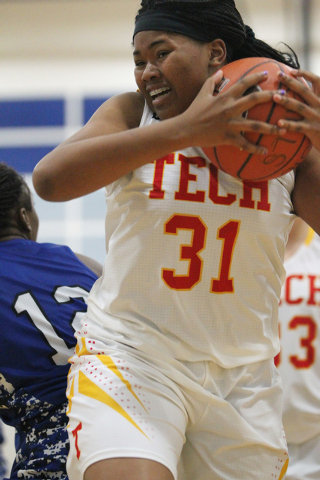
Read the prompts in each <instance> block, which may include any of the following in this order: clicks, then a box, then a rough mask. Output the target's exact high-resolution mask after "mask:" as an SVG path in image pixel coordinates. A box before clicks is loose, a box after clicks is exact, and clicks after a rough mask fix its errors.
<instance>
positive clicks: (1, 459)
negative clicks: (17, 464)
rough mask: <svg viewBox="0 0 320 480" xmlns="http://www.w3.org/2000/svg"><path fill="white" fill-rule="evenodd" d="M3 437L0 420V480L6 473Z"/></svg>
mask: <svg viewBox="0 0 320 480" xmlns="http://www.w3.org/2000/svg"><path fill="white" fill-rule="evenodd" d="M3 444H4V436H3V427H2V422H1V420H0V480H3V479H4V476H5V474H6V471H7V462H6V459H5V456H4V452H3Z"/></svg>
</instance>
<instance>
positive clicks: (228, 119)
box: [181, 68, 286, 155]
mask: <svg viewBox="0 0 320 480" xmlns="http://www.w3.org/2000/svg"><path fill="white" fill-rule="evenodd" d="M222 77H223V68H222V70H219V71H218V72H216V73H215V74H214V75H213V76H212V77H210V78H209V79H208V80H207V81H206V82H205V83H204V85H203V87H202V89H201V90H200V92H199V94H198V95H197V97H196V98H195V100H194V101H193V102H192V104H191V105H190V107H189V108H188V109H187V110H186V111H185V112H184V113H183V114H182V115H181V117H182V118H183V128H184V129H186V130H185V131H186V132H187V135H188V136H189V138H190V139H192V144H194V145H201V146H203V147H213V146H216V145H233V146H235V147H238V148H239V149H243V150H247V151H248V152H250V153H253V154H262V155H266V154H267V153H268V151H267V149H266V148H265V147H262V146H259V145H255V144H253V143H250V142H249V141H248V140H247V139H246V138H245V136H244V135H243V134H244V133H246V132H254V133H258V134H272V135H284V134H285V133H286V130H285V129H284V128H283V127H279V126H278V125H270V124H268V123H265V122H261V121H258V120H249V119H247V118H246V115H245V113H246V112H247V111H248V110H249V109H250V108H252V107H254V106H255V105H258V104H262V103H265V102H270V101H272V100H273V97H274V95H275V93H276V91H275V90H274V91H271V90H261V89H260V90H259V89H258V88H256V89H254V88H251V87H254V86H256V85H258V84H259V83H261V82H263V81H265V80H266V79H267V78H268V74H267V72H259V73H254V74H251V75H248V76H246V77H244V78H243V79H241V80H239V81H238V82H237V83H235V84H234V85H233V86H232V87H230V88H229V89H228V90H227V91H222V92H220V93H218V94H217V95H215V94H214V91H215V88H216V86H217V85H218V84H219V83H220V81H221V79H222ZM250 88H251V90H252V91H251V93H249V94H246V95H244V94H245V92H247V90H248V89H250ZM182 118H181V120H182Z"/></svg>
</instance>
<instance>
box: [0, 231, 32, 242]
mask: <svg viewBox="0 0 320 480" xmlns="http://www.w3.org/2000/svg"><path fill="white" fill-rule="evenodd" d="M17 238H23V239H24V240H29V238H28V236H27V235H26V234H25V233H23V232H20V230H18V229H12V228H4V229H2V230H1V231H0V242H7V241H8V240H15V239H17Z"/></svg>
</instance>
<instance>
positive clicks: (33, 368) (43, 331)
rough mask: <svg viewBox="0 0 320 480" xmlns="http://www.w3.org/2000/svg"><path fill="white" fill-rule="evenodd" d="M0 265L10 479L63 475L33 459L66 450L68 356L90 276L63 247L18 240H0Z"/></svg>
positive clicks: (0, 391) (1, 376) (1, 395)
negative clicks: (13, 453)
mask: <svg viewBox="0 0 320 480" xmlns="http://www.w3.org/2000/svg"><path fill="white" fill-rule="evenodd" d="M0 265H1V268H0V304H1V316H0V324H1V335H0V415H1V418H2V419H3V420H4V422H5V423H7V424H8V425H12V426H14V427H15V428H16V430H17V451H18V454H19V455H18V458H17V459H16V463H18V464H19V462H20V465H14V469H15V470H16V472H18V471H19V474H18V473H14V474H13V473H11V478H18V477H19V478H24V474H23V472H24V471H26V472H27V471H29V473H26V476H25V478H30V470H32V471H33V472H35V473H32V476H33V478H62V477H63V472H62V473H61V471H59V468H60V466H59V465H56V466H55V465H52V464H51V467H50V468H51V473H50V475H49V474H48V477H47V476H46V473H45V472H44V470H43V466H42V465H40V464H41V461H42V460H43V451H44V450H45V451H46V454H47V455H48V456H49V457H50V456H51V457H55V458H56V459H57V458H59V456H61V458H62V459H63V457H64V455H65V450H64V449H65V446H66V442H67V440H66V433H65V424H66V421H67V419H66V415H65V411H66V393H65V392H66V386H67V373H68V370H69V364H68V359H69V358H70V356H71V355H72V353H73V350H74V346H75V343H76V342H75V337H74V332H75V330H77V329H78V328H79V325H80V320H81V318H82V316H83V315H84V312H85V311H86V309H87V305H86V303H85V302H86V298H87V296H88V293H89V291H90V289H91V287H92V285H93V283H94V282H95V280H96V279H97V276H96V275H95V274H94V273H93V272H92V271H91V270H90V269H89V268H88V267H86V266H85V265H84V264H83V263H82V262H81V261H80V260H79V259H78V258H77V257H76V255H75V254H74V253H73V252H72V251H71V250H70V249H69V248H68V247H66V246H60V245H54V244H49V243H42V244H41V243H37V242H33V241H28V240H23V239H21V240H20V239H15V240H10V241H6V242H1V243H0ZM61 426H62V427H63V428H61ZM53 431H54V437H52V438H51V439H50V435H49V433H51V432H53ZM34 440H35V441H34ZM48 442H49V443H48ZM31 445H32V448H31ZM50 445H51V446H50ZM59 445H60V446H61V448H59ZM37 450H38V454H37V453H36V452H37ZM40 450H41V451H40ZM19 451H20V453H19ZM30 457H34V459H33V463H32V462H31V463H32V465H31V463H29V464H28V465H26V464H25V463H24V464H23V465H22V464H21V462H22V463H23V462H25V459H26V458H29V460H30ZM36 457H38V458H36ZM39 459H40V460H39ZM51 460H52V459H50V462H51ZM54 461H56V460H54ZM62 461H63V462H64V460H62ZM37 462H38V463H39V465H37ZM50 462H49V463H50ZM47 463H48V462H47ZM38 467H39V468H38ZM55 469H57V471H59V472H60V473H57V475H56V476H52V471H54V470H55ZM38 470H39V472H38V473H39V475H38V474H37V473H36V472H37V471H38Z"/></svg>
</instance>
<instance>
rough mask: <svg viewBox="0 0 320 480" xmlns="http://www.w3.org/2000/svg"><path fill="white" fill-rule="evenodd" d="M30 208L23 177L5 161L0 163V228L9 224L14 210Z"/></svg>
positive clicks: (27, 191)
mask: <svg viewBox="0 0 320 480" xmlns="http://www.w3.org/2000/svg"><path fill="white" fill-rule="evenodd" d="M22 207H24V208H25V209H26V210H27V211H28V212H30V211H31V210H32V203H31V197H30V192H29V188H28V186H27V184H26V182H25V180H24V178H23V177H22V176H21V175H20V174H19V173H18V172H16V171H15V170H14V168H12V167H9V166H8V165H6V164H5V163H0V228H4V227H7V226H9V224H10V222H11V220H12V218H13V216H14V214H15V212H16V211H17V210H18V209H19V208H22Z"/></svg>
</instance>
